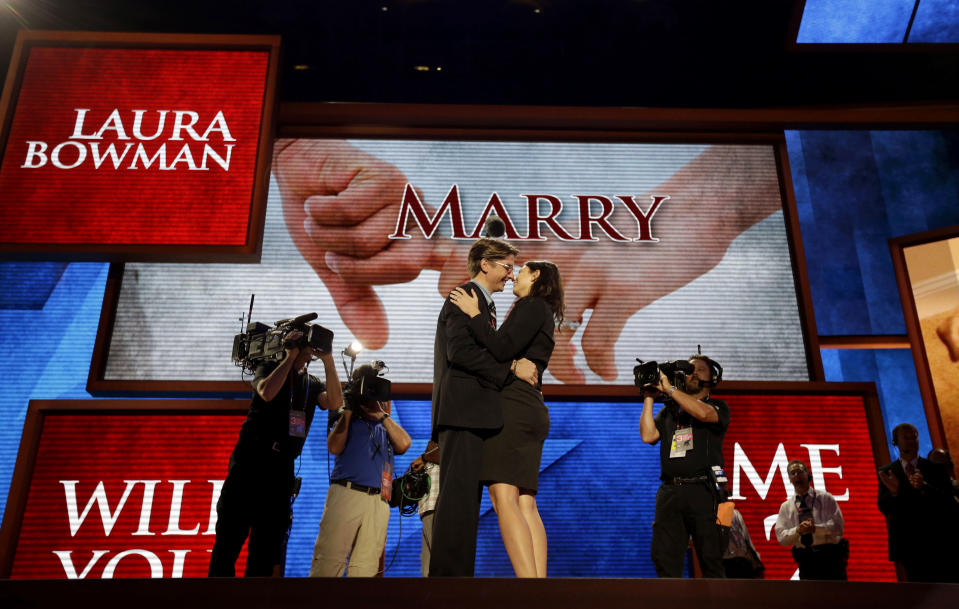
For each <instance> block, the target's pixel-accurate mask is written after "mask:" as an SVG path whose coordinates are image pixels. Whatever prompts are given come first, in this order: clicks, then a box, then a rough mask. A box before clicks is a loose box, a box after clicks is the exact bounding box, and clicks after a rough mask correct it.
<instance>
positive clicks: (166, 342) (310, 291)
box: [103, 138, 810, 384]
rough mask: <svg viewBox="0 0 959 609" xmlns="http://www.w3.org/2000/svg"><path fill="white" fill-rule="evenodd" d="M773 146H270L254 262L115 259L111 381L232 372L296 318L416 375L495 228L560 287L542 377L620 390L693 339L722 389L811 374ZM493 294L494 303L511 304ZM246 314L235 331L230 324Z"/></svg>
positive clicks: (419, 378) (202, 377)
mask: <svg viewBox="0 0 959 609" xmlns="http://www.w3.org/2000/svg"><path fill="white" fill-rule="evenodd" d="M778 175H779V174H778V167H777V155H776V141H775V140H774V139H772V138H770V140H769V141H760V142H758V143H745V144H731V143H699V144H697V143H601V142H547V141H535V142H534V141H523V142H516V141H465V140H461V141H451V140H412V139H405V140H385V139H384V140H377V139H364V140H349V141H347V140H341V139H283V140H278V141H277V142H276V143H275V152H274V159H273V166H272V180H271V184H270V191H269V198H268V204H267V218H266V226H265V232H264V236H263V253H262V258H261V260H260V263H259V264H256V265H226V264H209V265H182V264H178V265H169V264H152V263H142V264H140V263H137V264H127V265H126V266H125V270H124V273H123V277H122V284H121V287H120V289H119V291H118V299H117V302H116V312H115V319H114V325H113V331H112V335H110V338H109V341H110V342H109V345H108V349H104V351H108V353H109V355H108V358H107V361H106V364H105V366H104V372H103V377H104V380H105V381H106V382H108V383H109V382H110V381H125V382H130V381H134V382H138V381H171V382H174V381H231V380H237V379H239V370H238V369H237V368H236V367H234V365H233V364H232V362H231V361H230V353H231V347H232V344H233V336H234V335H235V334H237V333H238V332H240V330H241V329H242V327H243V325H242V324H241V322H240V317H241V316H242V315H243V314H245V313H246V312H247V305H248V303H249V301H250V296H251V294H255V296H256V298H255V305H254V308H253V316H252V319H253V320H254V321H262V322H265V323H272V322H274V321H276V320H280V319H285V318H289V317H293V316H297V315H301V314H304V313H308V312H316V313H317V314H318V316H319V317H318V319H317V323H320V324H322V325H324V326H326V327H328V328H329V329H331V330H333V331H334V332H335V335H336V338H335V341H334V347H335V349H337V350H340V349H342V348H343V347H345V346H346V345H347V344H348V343H349V342H351V341H352V340H353V339H357V340H359V341H361V342H362V343H363V344H364V345H365V347H366V349H367V350H366V352H365V353H364V354H363V355H361V358H369V359H373V358H375V359H380V360H384V361H385V362H386V363H387V364H388V365H389V366H390V369H391V375H392V376H391V378H392V380H393V381H394V382H400V383H429V382H431V381H432V369H433V337H434V333H435V327H436V326H435V325H436V319H437V315H438V313H439V310H440V308H441V306H442V305H443V300H444V298H445V296H446V295H447V294H448V293H449V291H450V289H452V288H453V287H454V286H456V285H458V284H460V283H462V282H464V281H466V280H467V279H468V273H467V265H466V258H467V251H468V249H469V246H470V243H471V242H472V241H473V240H474V239H475V238H476V237H478V236H480V235H481V234H482V233H483V229H484V226H485V223H486V220H487V219H488V218H489V217H490V216H492V215H495V216H498V217H500V218H501V219H502V220H503V221H504V223H505V231H506V233H505V236H506V238H507V239H509V240H510V241H511V242H512V243H513V244H515V245H516V246H517V247H518V248H519V250H520V254H519V256H518V258H517V261H518V263H522V261H524V260H530V259H548V260H552V261H553V262H555V263H556V264H557V265H558V266H559V269H560V272H561V274H562V278H563V281H564V284H565V290H566V304H567V308H566V313H565V323H564V324H563V326H562V328H561V332H559V333H558V334H557V346H556V349H555V351H554V352H553V355H552V359H551V361H550V365H549V371H548V374H547V375H546V382H549V383H567V384H597V383H619V384H623V383H631V381H632V376H631V370H632V367H633V366H634V365H635V363H636V359H635V358H637V357H640V358H643V359H660V360H663V359H676V358H685V357H687V356H688V355H689V354H690V353H694V352H696V349H697V345H702V350H703V352H704V353H708V354H710V355H711V356H712V357H713V358H715V359H717V360H718V361H719V362H720V363H722V365H723V366H724V367H725V370H726V372H725V375H726V376H725V378H727V379H764V380H774V379H775V380H808V379H809V378H810V372H809V370H810V367H809V362H807V359H806V349H805V344H804V336H803V328H802V322H801V313H800V309H799V306H798V302H799V297H798V295H797V291H796V285H797V282H796V280H795V277H794V266H793V256H792V254H791V251H790V246H789V238H788V232H789V227H788V226H787V222H786V219H785V217H786V216H785V214H784V211H783V210H784V203H783V195H782V192H783V189H782V188H781V184H780V181H779V178H778ZM510 290H511V288H510V286H509V284H508V285H507V289H506V290H505V291H504V292H502V293H498V294H495V295H494V299H495V301H496V304H497V309H498V310H499V311H500V312H501V313H500V317H501V320H502V318H503V315H502V312H504V311H508V310H509V307H510V304H511V303H512V301H513V299H514V297H513V295H512V294H511V293H510ZM246 321H248V320H246Z"/></svg>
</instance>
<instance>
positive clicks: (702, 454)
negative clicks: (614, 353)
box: [639, 355, 729, 578]
mask: <svg viewBox="0 0 959 609" xmlns="http://www.w3.org/2000/svg"><path fill="white" fill-rule="evenodd" d="M689 363H690V364H691V365H692V370H691V371H690V372H689V373H687V376H686V378H685V385H686V386H685V388H684V389H682V390H681V389H678V388H677V387H674V386H673V384H672V382H671V380H670V379H669V378H668V377H667V376H666V375H665V374H663V372H662V371H661V370H660V372H659V382H658V383H657V384H656V385H648V386H644V387H643V388H642V391H643V412H642V415H641V416H640V419H639V433H640V436H641V437H642V440H643V442H646V443H647V444H655V443H656V442H660V440H662V442H661V444H660V451H659V454H660V468H661V470H662V473H661V475H660V479H661V480H662V482H663V484H662V486H660V488H659V492H658V493H657V494H656V512H655V515H654V516H653V541H652V547H651V548H650V550H651V555H652V558H653V564H654V565H655V566H656V574H657V575H658V576H659V577H682V574H683V557H684V556H685V554H686V548H687V547H688V546H689V538H690V537H692V539H693V545H694V546H695V548H696V553H697V554H698V556H699V565H700V567H701V568H702V572H703V576H704V577H716V578H724V577H725V570H724V568H723V551H724V550H725V549H726V540H725V537H726V535H724V534H723V531H722V529H721V527H720V526H719V524H717V508H718V506H719V503H720V499H719V496H718V493H717V491H716V489H715V485H716V482H715V480H714V475H713V471H714V470H713V468H714V466H718V467H719V468H721V467H722V466H723V437H724V436H725V435H726V429H727V428H728V427H729V406H728V405H727V404H726V402H724V401H723V400H718V399H716V398H711V397H709V390H710V388H712V387H714V386H715V385H716V384H717V383H718V382H719V381H720V380H721V378H722V368H721V367H720V366H719V364H717V363H716V362H714V361H713V360H711V359H709V358H708V357H706V356H704V355H693V356H692V357H690V359H689ZM657 394H659V395H665V397H666V399H665V403H664V404H663V407H662V409H660V411H659V413H658V414H657V415H656V417H655V418H654V417H653V402H654V398H655V397H656V396H657ZM724 481H725V480H723V482H724Z"/></svg>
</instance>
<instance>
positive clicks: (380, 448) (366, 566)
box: [310, 364, 411, 577]
mask: <svg viewBox="0 0 959 609" xmlns="http://www.w3.org/2000/svg"><path fill="white" fill-rule="evenodd" d="M377 376H378V372H377V370H376V368H374V367H373V366H371V365H369V364H364V365H362V366H359V367H358V368H357V369H356V370H355V371H354V372H353V377H352V379H351V380H350V384H349V386H348V387H347V391H346V395H345V397H346V406H345V407H344V408H343V409H342V410H341V412H340V417H339V419H337V421H336V424H335V425H334V426H333V429H332V430H331V431H330V434H329V436H328V437H327V445H328V448H329V451H330V452H331V453H332V454H334V455H336V462H335V465H334V466H333V473H332V474H331V476H330V489H329V491H328V492H327V495H326V503H325V504H324V506H323V517H322V518H321V520H320V532H319V534H318V535H317V536H316V545H315V546H314V547H313V563H312V565H311V567H310V577H342V575H343V573H344V571H345V572H346V574H347V576H348V577H370V576H373V575H376V574H377V572H378V571H379V564H380V556H382V554H383V549H384V548H385V547H386V527H387V524H388V523H389V519H390V507H389V500H390V492H391V491H392V485H393V455H394V454H397V455H402V454H403V453H405V452H406V451H407V450H408V449H409V447H410V444H411V440H410V436H409V434H408V433H406V431H405V430H404V429H403V428H402V427H400V426H399V424H398V423H397V422H396V421H394V420H393V419H392V418H391V417H390V402H389V401H388V400H387V401H378V400H376V399H374V398H372V397H369V396H368V395H367V393H366V392H365V391H364V390H363V387H364V386H365V385H368V384H370V383H371V382H372V381H374V379H376V378H377ZM347 557H349V567H348V568H347Z"/></svg>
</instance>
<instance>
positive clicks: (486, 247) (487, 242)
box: [467, 237, 519, 277]
mask: <svg viewBox="0 0 959 609" xmlns="http://www.w3.org/2000/svg"><path fill="white" fill-rule="evenodd" d="M518 253H519V250H518V249H516V246H514V245H513V244H511V243H507V242H506V241H503V240H502V239H493V238H491V237H483V238H482V239H477V240H476V241H474V242H473V245H472V247H470V253H469V256H468V258H467V261H468V262H467V268H468V269H469V273H470V277H476V276H477V275H479V273H480V269H481V268H482V267H481V265H482V264H483V259H484V258H486V259H488V260H502V259H503V258H506V257H507V256H515V255H516V254H518Z"/></svg>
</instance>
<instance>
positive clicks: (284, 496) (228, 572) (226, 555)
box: [209, 330, 343, 577]
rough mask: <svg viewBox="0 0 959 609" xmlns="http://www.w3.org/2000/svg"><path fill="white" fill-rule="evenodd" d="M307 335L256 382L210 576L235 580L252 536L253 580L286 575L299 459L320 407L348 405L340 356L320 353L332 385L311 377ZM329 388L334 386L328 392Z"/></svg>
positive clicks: (296, 338) (295, 334)
mask: <svg viewBox="0 0 959 609" xmlns="http://www.w3.org/2000/svg"><path fill="white" fill-rule="evenodd" d="M302 338H303V332H301V331H300V330H294V331H292V332H290V334H289V335H287V336H286V337H285V340H284V343H285V345H287V346H286V348H285V356H284V358H283V360H282V361H280V362H279V363H277V362H267V363H263V364H261V365H260V366H258V367H257V369H256V374H255V376H254V378H253V388H254V391H253V399H252V401H251V402H250V411H249V412H248V413H247V416H246V421H245V422H244V423H243V427H242V428H240V437H239V440H237V443H236V447H235V448H234V449H233V454H232V455H230V465H229V473H228V474H227V477H226V480H225V481H224V483H223V488H222V489H221V490H220V498H219V500H218V501H217V503H216V517H217V520H216V542H215V543H214V545H213V553H212V554H211V555H210V569H209V576H210V577H233V576H235V574H236V571H235V565H236V559H237V557H238V556H239V554H240V549H241V548H242V547H243V542H244V541H245V540H246V538H247V535H249V537H250V543H249V548H248V550H249V552H248V557H247V561H246V572H245V573H244V575H245V576H246V577H257V576H273V575H276V576H279V575H282V572H283V565H282V564H280V563H281V557H282V555H283V543H284V539H285V537H286V532H287V530H288V529H289V527H290V496H291V492H292V490H293V483H294V475H293V462H294V460H295V459H296V458H297V456H299V454H300V451H301V450H302V449H303V443H304V442H305V441H306V434H307V431H309V428H310V423H311V422H312V421H313V412H314V407H315V406H319V407H320V408H322V409H324V410H336V409H338V408H340V406H342V404H343V394H342V391H341V389H340V381H339V379H338V378H337V375H336V366H335V363H334V361H333V355H332V353H324V352H321V351H318V350H317V351H316V352H315V354H316V355H318V356H319V358H320V361H322V362H323V368H324V370H325V373H326V381H327V384H324V383H323V382H322V381H320V379H318V378H317V377H315V376H312V375H310V374H307V366H308V365H309V363H310V361H311V360H312V359H313V356H314V349H313V348H311V347H310V346H308V345H307V346H295V345H297V344H298V342H302V340H301V339H302ZM327 386H328V387H329V389H327Z"/></svg>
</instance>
